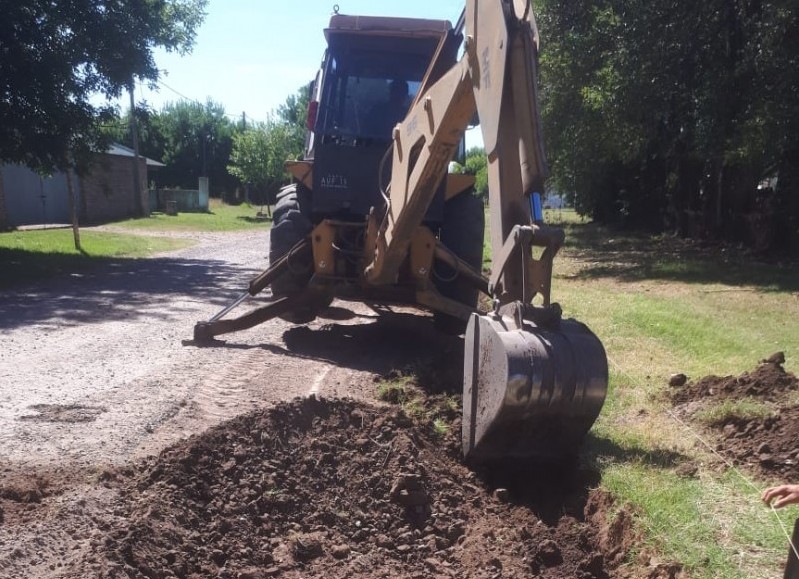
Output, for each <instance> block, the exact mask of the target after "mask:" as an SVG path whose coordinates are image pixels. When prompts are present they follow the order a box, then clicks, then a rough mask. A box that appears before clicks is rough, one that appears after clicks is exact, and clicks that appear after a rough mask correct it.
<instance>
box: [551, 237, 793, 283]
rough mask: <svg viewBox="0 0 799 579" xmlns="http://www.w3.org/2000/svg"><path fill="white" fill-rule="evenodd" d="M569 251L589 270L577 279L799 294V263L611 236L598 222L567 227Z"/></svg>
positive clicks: (681, 242) (680, 242)
mask: <svg viewBox="0 0 799 579" xmlns="http://www.w3.org/2000/svg"><path fill="white" fill-rule="evenodd" d="M565 252H566V253H568V254H571V255H573V256H574V257H576V258H578V259H580V260H582V261H584V262H585V263H587V264H588V265H587V266H586V267H583V268H581V270H580V272H579V273H577V274H576V275H575V276H574V278H575V279H598V278H612V279H617V280H619V281H625V282H635V281H643V280H668V281H679V282H685V283H696V284H707V283H719V284H724V285H730V286H735V287H741V286H752V287H755V288H758V289H761V290H765V291H790V292H795V291H799V267H797V265H798V264H797V263H796V261H795V260H792V261H785V262H780V261H776V260H765V259H763V258H761V257H758V256H755V255H754V254H753V253H752V252H751V251H748V250H746V249H744V248H739V247H733V246H729V245H720V244H711V243H702V242H699V241H694V240H686V239H680V238H675V237H669V236H660V237H646V236H643V235H633V234H619V233H612V232H609V231H608V230H606V229H605V228H603V227H601V226H598V225H596V224H593V223H587V224H573V225H568V226H567V227H566V248H565Z"/></svg>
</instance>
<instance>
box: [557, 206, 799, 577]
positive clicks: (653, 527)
mask: <svg viewBox="0 0 799 579" xmlns="http://www.w3.org/2000/svg"><path fill="white" fill-rule="evenodd" d="M552 222H555V220H554V219H551V220H550V223H552ZM562 225H563V226H564V227H565V228H566V233H567V244H566V247H565V248H564V249H563V250H562V251H561V254H560V255H559V256H558V257H557V258H556V260H555V274H554V275H555V278H554V280H553V300H555V301H558V302H560V303H561V305H562V306H563V309H564V314H565V315H566V316H567V317H575V318H577V319H579V320H581V321H583V322H585V323H586V324H587V325H588V326H589V327H590V328H591V329H592V330H593V331H594V332H595V333H596V334H597V335H598V336H599V338H600V339H601V340H602V341H603V343H604V345H605V348H606V350H607V354H608V361H609V365H610V391H609V394H608V399H607V402H606V404H605V408H604V409H603V411H602V414H601V416H600V419H599V421H598V422H597V424H596V425H595V427H594V430H593V433H592V436H591V437H590V438H589V440H588V444H587V447H586V451H587V454H588V460H590V461H592V462H593V463H594V464H595V465H596V466H597V467H598V468H599V469H600V470H601V472H602V483H601V484H602V486H604V487H605V488H607V489H609V490H610V491H612V492H613V493H614V494H616V495H617V496H618V497H620V498H621V499H622V500H624V501H629V502H631V503H633V504H634V505H636V509H637V513H638V515H637V516H638V519H639V523H640V525H641V527H642V528H643V529H644V530H645V531H646V533H647V537H648V539H647V540H648V541H649V542H650V543H651V546H653V547H655V548H656V549H657V551H659V552H660V553H662V554H663V555H665V556H666V557H668V558H670V559H674V560H677V561H679V562H681V563H683V564H685V565H686V566H687V567H688V570H689V572H690V576H691V577H701V578H707V579H711V578H713V579H717V578H741V579H743V578H764V579H765V578H767V577H777V576H781V574H782V571H781V568H782V565H783V564H784V562H785V559H786V556H787V539H786V537H785V535H784V533H783V531H782V529H781V528H780V523H779V521H778V520H777V517H776V516H775V515H774V513H773V512H772V511H770V510H769V509H767V508H766V507H765V506H764V505H763V504H762V503H761V502H760V498H759V489H762V488H764V487H766V486H768V484H770V483H774V482H778V481H764V480H757V479H756V478H755V476H754V475H753V474H752V473H748V472H741V471H739V470H737V469H734V468H730V467H729V465H726V464H724V463H723V462H722V461H721V460H720V458H719V457H718V456H716V455H715V454H714V453H713V452H712V451H711V450H710V449H709V448H708V447H707V446H705V444H704V443H703V442H701V441H700V440H699V438H702V439H704V440H705V442H707V443H708V444H709V445H710V447H712V446H713V444H714V443H713V440H712V439H710V437H709V435H707V434H704V433H703V432H702V431H701V430H700V427H699V426H696V425H691V426H690V427H689V428H686V426H685V425H683V424H681V423H680V422H679V421H678V420H677V419H676V417H674V415H672V414H671V412H670V403H669V402H668V401H667V399H666V396H665V392H666V391H667V390H668V388H669V387H668V380H669V377H670V375H671V374H674V373H679V372H682V373H685V374H687V375H688V376H689V378H690V379H692V380H695V379H698V378H701V377H703V376H706V375H709V374H716V375H737V374H740V373H742V372H744V371H748V370H752V369H753V368H754V367H755V366H756V365H757V363H758V361H759V360H761V359H763V358H766V357H768V356H769V355H771V354H772V353H774V352H776V351H784V352H785V356H786V358H787V362H786V366H785V367H786V369H787V370H788V371H790V372H793V373H799V322H797V320H799V268H797V267H796V265H795V264H788V263H786V264H780V263H778V262H772V263H764V262H760V261H758V260H757V259H755V258H753V257H752V256H750V255H747V254H745V253H744V252H742V251H738V250H735V249H730V248H723V247H713V246H698V245H697V244H693V243H686V242H683V241H680V240H677V239H672V238H668V237H662V238H646V237H632V236H631V237H625V236H620V235H618V234H616V233H613V234H611V233H609V232H607V231H605V230H603V229H602V228H600V227H597V226H595V225H593V224H590V223H581V222H579V220H574V219H563V220H562ZM719 411H720V412H723V411H724V409H719ZM751 411H752V412H755V411H757V409H751ZM684 461H693V462H694V463H695V464H696V465H698V471H697V474H696V476H695V477H686V476H681V475H679V474H678V472H677V468H676V467H677V466H678V465H679V464H680V463H681V462H684ZM785 482H799V481H785ZM797 515H799V509H797V508H796V507H791V508H788V509H785V510H784V511H781V512H780V514H779V516H780V518H781V520H782V521H783V524H784V525H785V526H786V527H787V528H788V529H791V528H792V525H793V520H794V519H795V518H796V517H797Z"/></svg>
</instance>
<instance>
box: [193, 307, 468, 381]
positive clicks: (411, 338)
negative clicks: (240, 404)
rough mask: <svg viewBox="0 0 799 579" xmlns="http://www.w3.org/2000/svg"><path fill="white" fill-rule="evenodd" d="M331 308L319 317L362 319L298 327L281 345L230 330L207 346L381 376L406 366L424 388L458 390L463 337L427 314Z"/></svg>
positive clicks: (288, 332)
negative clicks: (244, 338) (240, 338)
mask: <svg viewBox="0 0 799 579" xmlns="http://www.w3.org/2000/svg"><path fill="white" fill-rule="evenodd" d="M331 310H332V311H331V315H329V316H328V313H327V312H323V314H322V315H321V316H320V317H321V318H322V319H323V320H324V319H331V318H332V319H335V320H341V319H351V318H356V317H357V318H358V319H359V320H361V321H362V323H355V324H338V323H331V324H325V325H323V326H321V327H319V328H311V327H308V326H295V327H292V328H289V329H288V330H286V331H285V332H284V333H283V344H259V345H250V344H241V343H237V342H236V338H235V334H231V335H229V336H227V337H223V338H227V339H221V340H218V341H214V342H212V343H210V344H208V345H206V346H204V347H217V348H231V349H252V348H261V349H264V350H267V351H269V352H272V353H274V354H278V355H281V356H291V357H294V358H302V359H310V360H318V361H323V362H328V363H331V364H334V365H336V366H340V367H344V368H350V369H353V370H361V371H367V372H371V373H374V374H380V375H386V374H388V373H389V372H392V371H397V370H399V371H404V370H408V372H409V373H410V372H412V373H413V374H415V375H416V377H417V379H418V381H419V386H421V387H422V388H424V389H425V390H428V391H432V392H441V391H448V390H450V389H454V390H456V391H458V392H459V391H460V389H461V381H462V375H463V374H462V372H463V339H462V338H460V337H459V336H451V335H448V334H443V333H440V332H438V331H436V329H435V328H434V326H433V321H432V318H431V317H430V316H429V315H426V314H424V313H419V314H413V313H405V312H395V311H389V310H385V311H381V313H380V314H377V313H375V314H374V315H357V314H354V313H352V312H349V310H346V309H345V308H340V307H337V308H331ZM347 312H349V313H347ZM266 323H267V324H268V323H269V322H266ZM429 368H435V369H436V372H434V373H432V372H426V371H425V369H429ZM451 382H453V383H454V386H453V384H451Z"/></svg>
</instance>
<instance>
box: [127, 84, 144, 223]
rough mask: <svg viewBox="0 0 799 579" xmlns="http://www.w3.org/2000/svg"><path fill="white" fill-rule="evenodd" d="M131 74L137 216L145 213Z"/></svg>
mask: <svg viewBox="0 0 799 579" xmlns="http://www.w3.org/2000/svg"><path fill="white" fill-rule="evenodd" d="M135 82H136V81H135V80H134V78H133V75H131V77H130V133H131V135H132V136H133V211H134V213H135V214H136V216H137V217H143V216H144V215H146V211H145V210H144V202H143V200H142V189H141V176H140V175H139V133H138V130H137V128H136V103H135V102H134V99H133V91H134V88H135V86H136V85H135Z"/></svg>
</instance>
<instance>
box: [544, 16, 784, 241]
mask: <svg viewBox="0 0 799 579" xmlns="http://www.w3.org/2000/svg"><path fill="white" fill-rule="evenodd" d="M793 4H794V2H793V0H775V1H773V2H768V3H762V2H759V1H757V0H735V1H733V2H730V1H728V0H708V1H706V2H699V3H697V2H688V1H687V0H664V1H662V2H648V1H644V0H600V1H599V2H595V3H593V4H592V5H591V6H590V7H588V6H586V5H585V4H582V3H577V2H573V1H565V0H558V1H556V0H543V1H542V2H541V3H540V9H539V11H540V14H539V23H540V30H541V34H542V54H541V66H540V74H541V77H540V84H541V93H542V97H543V106H542V117H543V122H544V128H545V137H546V139H547V147H548V154H549V158H550V162H551V164H552V170H553V185H554V186H555V187H556V188H558V189H560V190H563V191H575V193H576V196H577V203H578V207H579V208H581V209H583V210H586V211H587V212H589V213H591V214H593V215H594V216H595V217H596V218H598V219H600V220H603V221H614V222H617V223H622V224H627V225H633V226H636V227H641V226H644V227H647V228H651V229H656V230H662V229H673V230H676V231H678V232H680V233H689V232H691V231H694V232H701V234H702V235H712V236H716V237H726V238H729V239H736V240H743V241H746V240H747V239H748V238H749V236H750V234H752V233H753V232H752V231H749V230H747V228H746V227H741V224H742V223H746V222H747V221H748V220H749V217H750V216H751V215H752V213H753V212H768V211H771V213H770V214H769V215H766V216H765V217H766V221H767V222H770V223H771V225H773V226H775V227H782V228H787V229H785V231H786V232H787V233H788V234H790V231H791V229H797V226H796V219H797V218H799V207H798V206H799V203H793V204H791V203H787V202H786V203H785V204H784V206H786V207H787V208H788V209H789V212H795V215H794V217H793V221H791V222H790V223H789V222H785V223H784V224H783V225H780V224H779V221H780V219H778V217H779V216H778V215H777V214H776V213H775V212H774V211H773V210H772V209H770V208H769V207H767V206H765V205H762V203H763V200H762V199H761V197H762V195H760V194H759V193H758V189H757V185H758V183H759V182H760V181H761V180H762V179H764V178H767V177H774V176H775V175H776V170H777V169H776V168H777V167H782V174H783V175H784V176H785V175H787V174H788V173H791V174H793V172H792V170H791V169H790V168H791V167H793V166H796V162H795V161H796V160H797V157H798V156H799V136H798V135H799V131H797V129H799V91H797V90H796V87H797V86H799V67H797V66H796V63H797V60H798V59H799V41H798V40H797V35H796V34H795V30H796V29H797V27H799V15H797V11H796V10H795V9H793ZM789 158H790V159H793V161H791V162H789ZM789 182H793V183H797V182H799V175H797V177H796V178H793V177H791V178H790V179H781V180H780V183H781V185H779V186H778V188H777V190H776V192H775V195H776V196H777V198H778V199H785V200H787V199H795V198H797V197H799V191H797V190H796V189H791V190H790V191H789V190H788V189H785V187H788V183H789ZM791 187H795V185H791ZM689 221H690V222H689ZM758 223H760V224H761V226H762V223H763V221H762V220H758ZM794 235H795V237H796V238H799V232H794ZM789 236H790V235H789Z"/></svg>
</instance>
